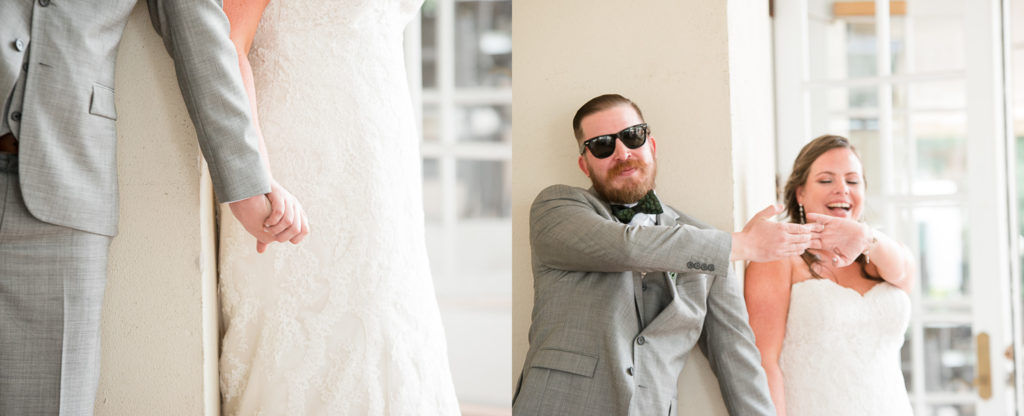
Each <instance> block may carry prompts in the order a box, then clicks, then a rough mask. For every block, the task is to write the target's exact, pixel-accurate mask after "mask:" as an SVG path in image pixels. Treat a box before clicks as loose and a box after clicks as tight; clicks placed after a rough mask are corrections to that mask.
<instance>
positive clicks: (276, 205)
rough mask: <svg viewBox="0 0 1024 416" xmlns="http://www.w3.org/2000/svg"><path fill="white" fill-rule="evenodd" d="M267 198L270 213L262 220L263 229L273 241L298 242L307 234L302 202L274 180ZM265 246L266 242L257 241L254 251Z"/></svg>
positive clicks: (261, 249) (306, 220)
mask: <svg viewBox="0 0 1024 416" xmlns="http://www.w3.org/2000/svg"><path fill="white" fill-rule="evenodd" d="M267 199H269V200H270V215H268V216H267V217H266V219H265V220H264V222H263V229H264V231H265V232H267V233H268V234H270V235H272V236H274V240H275V241H277V242H281V243H283V242H285V241H290V242H292V244H298V243H299V242H300V241H302V239H304V238H306V236H307V235H309V219H308V218H306V211H305V210H303V209H302V204H301V203H299V200H298V198H295V196H294V195H292V194H291V193H290V192H288V190H287V189H284V187H282V186H281V184H279V183H277V181H276V180H271V182H270V193H269V194H267ZM266 248H267V244H266V243H264V242H261V241H257V243H256V251H258V252H260V253H262V252H263V251H264V250H266Z"/></svg>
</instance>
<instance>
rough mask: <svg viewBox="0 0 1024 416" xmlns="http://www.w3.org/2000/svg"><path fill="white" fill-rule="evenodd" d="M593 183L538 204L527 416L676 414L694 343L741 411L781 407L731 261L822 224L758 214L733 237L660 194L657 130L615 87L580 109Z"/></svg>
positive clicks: (796, 241)
mask: <svg viewBox="0 0 1024 416" xmlns="http://www.w3.org/2000/svg"><path fill="white" fill-rule="evenodd" d="M573 131H574V133H575V136H576V141H577V144H578V145H579V149H580V156H579V159H578V163H579V168H580V170H581V171H583V174H585V175H587V177H589V178H590V180H591V182H592V183H593V187H592V188H590V189H582V188H576V187H570V186H566V185H554V186H551V187H548V188H547V189H544V190H543V191H541V193H540V195H538V196H537V199H536V200H535V201H534V203H533V206H532V207H531V210H530V245H531V249H532V257H533V276H534V306H533V322H532V323H531V325H530V334H529V337H530V350H529V352H528V353H527V355H526V362H525V364H524V366H523V370H522V373H521V374H520V378H519V384H518V385H517V387H516V392H515V396H513V401H512V403H513V407H512V412H513V414H515V415H524V416H525V415H530V416H533V415H557V416H569V415H675V414H676V413H677V411H678V410H677V409H678V407H679V406H680V405H679V404H678V403H677V401H676V392H677V389H676V383H677V380H678V378H679V374H680V373H681V372H682V369H683V365H684V364H685V362H686V358H687V356H688V355H689V353H690V351H691V350H692V348H693V346H694V345H695V344H698V345H699V346H700V347H701V350H702V351H703V352H704V354H705V355H706V356H707V357H708V361H709V362H710V364H711V369H712V370H713V371H714V373H715V375H716V376H718V380H719V386H720V388H721V390H722V396H723V398H724V399H725V404H726V407H727V408H728V409H729V413H730V414H733V415H774V414H775V407H774V406H773V405H772V401H771V398H770V397H769V392H768V384H767V381H766V378H765V373H764V370H763V369H762V367H761V362H760V354H759V353H758V351H757V347H756V346H755V344H754V335H753V332H752V331H751V329H750V325H749V324H748V323H747V310H746V307H745V305H744V302H743V297H742V293H743V292H742V287H741V285H740V282H738V281H737V279H736V277H735V275H734V274H733V271H732V270H731V268H730V265H729V264H730V261H733V260H752V261H767V260H770V259H781V258H784V257H788V256H792V255H795V254H799V253H802V252H803V251H804V250H805V249H806V248H807V247H816V246H818V245H820V241H819V240H818V239H817V238H815V237H814V235H815V233H816V232H818V231H820V230H821V226H820V225H819V224H807V225H799V224H783V223H777V222H774V221H772V220H771V219H770V218H771V216H772V215H774V214H775V213H776V212H777V211H778V210H779V207H777V206H771V207H768V208H766V209H765V210H763V211H761V213H759V214H757V215H756V216H755V217H754V218H753V219H752V220H751V221H750V222H749V223H748V224H747V225H746V226H745V227H744V229H743V230H742V231H739V232H735V233H728V232H725V231H720V230H716V229H713V228H712V227H710V226H708V225H706V224H703V223H701V222H699V221H697V220H696V219H694V218H691V217H689V216H687V215H685V214H682V213H680V212H678V211H676V210H674V209H672V208H671V207H670V206H668V205H665V204H663V203H661V202H660V201H659V200H658V197H657V195H656V193H655V191H654V184H655V177H656V176H657V175H656V174H657V160H656V158H655V151H656V149H657V146H656V144H655V140H654V136H652V135H651V129H650V126H648V125H647V124H646V123H645V122H644V118H643V114H642V113H641V112H640V108H639V107H638V106H637V105H636V104H634V103H633V102H632V101H630V100H629V99H626V98H625V97H622V96H621V95H617V94H608V95H602V96H599V97H596V98H594V99H591V100H590V101H588V102H587V103H586V104H583V106H582V107H580V109H579V110H578V111H577V112H576V116H575V117H573Z"/></svg>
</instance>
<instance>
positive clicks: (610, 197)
mask: <svg viewBox="0 0 1024 416" xmlns="http://www.w3.org/2000/svg"><path fill="white" fill-rule="evenodd" d="M632 168H635V169H636V170H637V173H636V174H637V175H639V176H640V177H642V179H640V180H641V182H640V183H633V182H629V183H626V184H624V185H622V186H620V187H612V186H611V185H610V184H609V183H608V182H609V180H608V178H617V177H618V176H619V174H621V173H622V171H624V170H626V169H632ZM597 176H598V175H597V174H596V172H595V174H593V175H590V182H591V183H593V184H594V190H595V191H597V195H598V196H600V197H601V198H603V199H604V200H605V201H608V202H610V203H613V204H632V203H634V202H637V201H639V200H640V198H643V197H644V195H647V193H648V192H650V191H651V190H652V189H654V178H655V177H656V176H658V166H657V161H656V160H652V162H651V163H650V164H647V163H644V162H643V161H641V160H640V159H629V160H626V161H624V162H621V163H619V164H618V165H615V166H614V167H612V168H611V169H609V170H608V174H607V176H605V177H604V178H598V177H597Z"/></svg>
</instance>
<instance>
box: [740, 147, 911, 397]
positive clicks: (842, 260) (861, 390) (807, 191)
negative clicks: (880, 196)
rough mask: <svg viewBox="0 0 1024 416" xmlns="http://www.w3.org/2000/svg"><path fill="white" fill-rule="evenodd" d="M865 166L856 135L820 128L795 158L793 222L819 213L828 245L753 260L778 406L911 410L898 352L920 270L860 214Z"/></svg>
mask: <svg viewBox="0 0 1024 416" xmlns="http://www.w3.org/2000/svg"><path fill="white" fill-rule="evenodd" d="M864 186H865V180H864V171H863V168H862V166H861V163H860V158H859V156H858V155H857V153H856V150H855V149H854V148H853V146H852V145H851V144H850V142H849V141H848V140H847V139H845V138H843V137H839V136H821V137H818V138H816V139H814V140H812V141H811V142H810V143H808V144H807V145H806V146H804V148H803V149H802V150H801V151H800V154H799V156H797V159H796V161H795V162H794V163H793V173H792V174H791V175H790V176H789V180H788V181H787V182H786V188H785V203H786V212H787V214H788V215H789V219H790V221H792V222H796V223H804V222H808V221H811V222H821V223H824V224H825V231H823V232H822V234H821V238H822V241H823V243H822V246H825V247H833V246H835V245H836V244H830V243H829V242H840V243H838V245H839V248H837V249H835V250H834V251H825V250H818V249H808V250H807V251H805V252H804V253H803V254H802V255H800V256H794V257H791V258H789V259H783V260H779V261H775V262H771V263H751V264H750V266H749V267H748V269H747V277H746V283H745V290H744V291H745V295H746V301H747V308H748V309H749V312H750V326H751V328H753V330H754V334H755V336H756V338H757V347H758V349H759V350H760V351H761V364H762V365H763V366H764V368H765V371H766V373H767V375H768V384H769V387H770V389H771V394H772V400H773V401H774V402H775V407H776V409H777V411H778V414H779V415H780V416H781V415H789V416H804V415H826V414H827V415H910V414H911V408H910V401H909V399H908V396H907V392H906V388H905V386H904V382H903V374H902V372H901V371H900V361H899V353H900V347H901V346H902V345H903V334H904V332H905V331H906V329H907V324H908V322H909V320H910V298H909V296H908V292H909V291H910V289H911V288H912V287H913V284H914V280H915V270H914V265H913V260H912V256H911V254H910V252H909V250H907V249H906V247H904V246H903V245H902V244H900V243H898V242H896V241H895V240H893V239H891V238H889V237H888V236H886V235H885V234H882V233H881V232H878V231H874V230H872V229H871V228H870V227H868V226H867V225H866V224H865V223H863V222H860V218H861V213H862V212H863V208H864V202H865V201H864Z"/></svg>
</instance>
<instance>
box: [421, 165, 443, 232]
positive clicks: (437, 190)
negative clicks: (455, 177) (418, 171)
mask: <svg viewBox="0 0 1024 416" xmlns="http://www.w3.org/2000/svg"><path fill="white" fill-rule="evenodd" d="M442 198H443V192H442V189H441V164H440V163H439V161H438V160H437V159H423V213H424V220H425V221H426V222H427V223H428V224H431V223H435V224H436V223H440V222H441V209H442V208H441V207H442V206H443V204H442V200H443V199H442Z"/></svg>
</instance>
